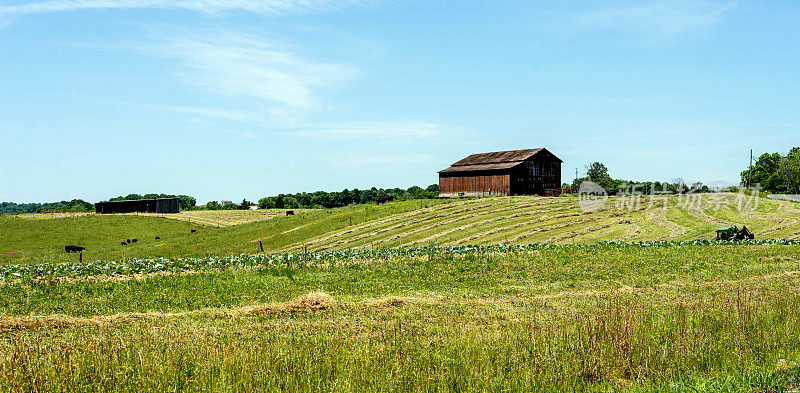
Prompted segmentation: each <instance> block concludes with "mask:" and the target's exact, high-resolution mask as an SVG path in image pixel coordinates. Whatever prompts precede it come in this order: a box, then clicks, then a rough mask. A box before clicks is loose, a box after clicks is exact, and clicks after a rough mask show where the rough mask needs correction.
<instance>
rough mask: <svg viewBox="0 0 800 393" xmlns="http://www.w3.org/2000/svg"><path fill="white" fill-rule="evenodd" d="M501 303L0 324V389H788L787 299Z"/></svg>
mask: <svg viewBox="0 0 800 393" xmlns="http://www.w3.org/2000/svg"><path fill="white" fill-rule="evenodd" d="M595 302H596V304H593V305H590V306H589V307H575V308H572V307H550V306H549V303H548V301H547V300H541V299H540V300H536V301H535V302H534V303H529V304H522V305H518V306H516V307H514V306H511V307H506V308H505V309H503V310H498V309H497V306H494V305H484V306H477V307H464V306H463V305H459V304H447V303H445V304H437V303H425V302H414V301H413V300H410V299H407V300H392V301H385V302H377V303H349V304H334V305H331V307H330V308H328V309H326V310H324V311H321V312H318V313H286V314H280V315H277V316H276V315H273V316H262V317H251V318H243V319H227V318H211V317H202V316H201V317H192V318H177V319H145V320H139V321H133V322H131V323H128V324H119V325H117V324H115V325H106V326H99V327H81V328H78V327H75V328H67V329H64V330H61V331H58V334H52V333H53V332H51V331H50V332H48V331H33V332H32V331H17V332H12V333H6V334H4V335H2V336H0V337H1V340H0V391H4V392H27V391H92V392H94V391H99V392H104V391H164V392H177V391H188V392H193V391H230V392H240V391H324V392H328V391H330V392H334V391H335V392H339V391H358V392H364V391H367V392H369V391H401V392H411V391H587V390H588V391H610V390H615V391H616V390H619V391H770V389H773V388H779V387H788V386H791V385H794V384H798V383H800V368H799V366H798V365H800V363H799V362H800V296H798V294H797V293H796V291H795V290H794V288H792V287H790V286H788V285H782V286H780V287H776V288H774V289H773V290H772V291H769V292H750V291H742V290H739V291H724V292H719V293H715V294H712V295H710V296H693V295H692V294H683V295H681V296H679V297H678V298H677V300H676V301H674V302H666V303H660V304H656V305H654V303H653V299H650V298H646V297H644V296H641V295H635V294H621V295H616V296H603V297H597V298H596V300H595Z"/></svg>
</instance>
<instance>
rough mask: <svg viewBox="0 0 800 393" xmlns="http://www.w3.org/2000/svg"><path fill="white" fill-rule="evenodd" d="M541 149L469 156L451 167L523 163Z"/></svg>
mask: <svg viewBox="0 0 800 393" xmlns="http://www.w3.org/2000/svg"><path fill="white" fill-rule="evenodd" d="M540 151H542V149H541V148H540V149H525V150H508V151H495V152H491V153H479V154H471V155H469V156H467V158H464V159H462V160H459V161H456V162H455V163H454V164H453V166H458V165H475V164H493V163H498V162H512V161H525V160H527V159H528V158H530V157H531V156H533V155H534V154H536V153H538V152H540Z"/></svg>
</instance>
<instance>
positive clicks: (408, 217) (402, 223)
mask: <svg viewBox="0 0 800 393" xmlns="http://www.w3.org/2000/svg"><path fill="white" fill-rule="evenodd" d="M515 199H518V198H515ZM470 202H473V203H459V204H458V205H459V206H460V208H459V209H456V210H448V211H442V210H444V209H437V210H435V211H433V213H435V214H433V215H430V216H427V217H423V218H420V219H414V218H415V217H417V216H420V215H423V213H431V211H425V212H421V213H417V214H403V215H399V216H395V217H392V218H391V219H384V220H380V221H382V223H383V224H385V223H391V222H398V223H397V224H395V225H391V226H388V227H382V228H379V229H376V230H373V231H370V232H367V233H363V234H361V235H357V236H353V237H348V238H345V239H341V240H338V241H336V242H334V243H332V244H327V245H325V246H323V247H322V248H317V249H316V250H317V251H323V250H328V249H331V248H335V247H339V246H341V245H344V244H348V243H354V242H357V241H360V240H364V239H368V238H370V237H373V236H375V235H378V234H382V233H386V232H389V231H393V230H397V229H402V228H405V227H407V226H409V225H413V224H419V223H423V222H427V221H431V220H435V219H439V218H443V217H450V216H452V215H455V214H463V213H469V212H473V211H478V210H486V209H491V208H493V207H496V206H502V205H510V206H507V207H505V208H502V209H495V210H493V211H505V210H512V209H518V208H524V207H535V206H541V205H547V204H552V203H554V202H552V201H550V200H545V201H542V200H537V201H535V202H532V203H524V204H515V202H517V201H516V200H514V199H511V198H507V199H506V198H504V199H499V200H493V201H492V202H493V203H483V204H480V205H478V206H474V204H475V203H474V202H477V200H476V201H470ZM465 205H466V206H465ZM479 214H485V212H481V213H479ZM370 224H372V225H362V226H361V228H358V229H356V228H348V229H346V230H343V231H338V232H336V233H334V234H331V235H328V236H324V237H322V238H318V239H314V240H312V241H309V242H304V243H302V244H301V243H296V244H295V245H293V246H290V248H286V249H284V250H283V251H291V250H294V249H300V248H302V247H308V246H316V245H319V244H321V243H325V242H326V241H330V240H336V239H337V238H340V237H342V236H344V235H348V234H351V233H354V232H358V231H361V230H364V229H370V228H372V227H375V226H376V225H375V224H377V223H375V224H373V223H370ZM433 225H434V226H436V225H439V224H438V223H436V224H433Z"/></svg>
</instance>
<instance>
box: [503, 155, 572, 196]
mask: <svg viewBox="0 0 800 393" xmlns="http://www.w3.org/2000/svg"><path fill="white" fill-rule="evenodd" d="M560 187H561V162H560V161H558V160H556V159H553V158H550V157H541V158H533V159H531V160H527V161H525V162H523V163H522V165H518V166H516V167H514V169H513V170H512V172H511V194H512V195H520V194H522V195H545V190H548V189H554V188H560Z"/></svg>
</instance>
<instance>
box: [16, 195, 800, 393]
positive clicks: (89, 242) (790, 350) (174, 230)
mask: <svg viewBox="0 0 800 393" xmlns="http://www.w3.org/2000/svg"><path fill="white" fill-rule="evenodd" d="M728 197H729V198H731V201H732V200H733V199H732V198H733V196H728ZM612 202H614V201H612ZM680 202H681V201H678V200H677V199H670V200H668V204H669V208H668V209H666V210H660V209H634V210H633V211H628V210H627V209H615V208H613V206H610V208H609V209H606V210H604V211H599V212H596V213H589V214H584V213H581V212H580V210H579V209H578V208H577V205H576V201H575V200H574V199H572V198H533V197H516V198H487V199H480V200H459V201H407V202H397V203H390V204H386V205H380V206H375V205H372V206H351V207H347V208H342V209H333V210H319V211H308V212H304V213H302V214H299V215H297V216H294V217H285V216H281V217H275V218H272V219H270V220H263V221H257V222H252V223H246V224H241V225H236V226H230V227H226V228H219V229H218V228H216V227H214V228H211V227H209V226H207V227H206V228H203V227H202V226H201V225H196V224H189V223H188V222H182V221H180V220H168V219H162V218H158V217H141V216H140V217H137V216H87V217H75V218H58V219H50V220H25V219H19V218H14V217H9V216H4V217H2V218H0V231H1V232H0V233H1V234H2V237H1V238H0V254H4V255H3V259H2V263H3V264H4V266H3V267H4V268H12V270H7V271H9V272H10V271H20V272H23V273H24V274H21V275H19V276H7V277H9V279H8V280H7V281H5V282H2V283H0V391H4V392H5V391H8V392H28V391H87V392H104V391H169V392H178V391H180V392H184V391H185V392H200V391H230V392H234V391H324V392H340V391H352V392H356V391H358V392H362V391H376V392H377V391H403V392H406V391H408V392H411V391H414V392H416V391H552V392H563V391H575V392H579V391H597V392H607V391H625V392H644V391H657V392H698V391H700V392H779V391H784V390H787V389H790V388H793V387H797V386H800V311H798V310H800V292H798V291H800V281H798V278H800V245H797V244H796V242H794V243H789V244H779V243H776V244H738V245H736V244H716V243H707V242H698V243H695V244H693V243H691V242H685V243H641V244H630V243H613V244H606V243H599V244H598V243H597V242H601V241H614V240H627V241H629V242H634V241H645V240H690V239H696V238H700V237H704V238H707V237H708V236H709V235H710V234H711V233H712V231H713V229H715V227H716V225H718V224H719V223H720V222H731V223H736V224H747V226H748V227H749V228H752V229H753V230H754V231H755V233H756V235H757V239H766V238H797V237H798V235H799V234H800V225H798V222H797V220H796V218H797V217H798V210H797V207H796V206H797V205H795V204H791V203H789V202H777V201H765V200H761V201H760V204H759V208H758V209H757V210H756V211H743V212H739V211H737V210H736V209H733V208H730V206H729V207H728V208H724V209H714V206H713V204H712V202H713V201H711V200H703V201H701V204H702V205H701V209H699V210H691V209H688V210H687V209H684V208H682V207H681V206H680ZM644 207H646V206H644ZM190 229H197V232H196V233H193V234H192V233H189V230H190ZM9 231H11V232H14V233H13V235H10V233H11V232H9ZM134 233H135V234H136V235H134ZM141 234H145V235H148V236H151V237H154V236H156V235H160V237H161V238H162V239H161V240H163V243H164V245H163V246H157V244H160V243H156V242H155V241H154V240H153V241H151V240H145V239H147V238H146V237H145V236H144V235H141ZM161 235H163V236H161ZM78 236H82V237H78ZM120 236H121V237H122V238H123V239H124V238H127V237H128V236H131V237H135V236H138V238H139V239H140V242H139V243H137V244H136V245H134V246H121V245H120V246H119V247H117V246H116V245H115V244H111V243H112V241H114V242H116V243H119V238H120ZM76 239H77V240H76ZM256 239H261V242H262V244H263V245H264V247H265V249H266V250H267V251H271V252H275V251H278V250H285V251H294V253H293V254H291V255H288V254H279V255H278V254H276V255H269V254H260V255H251V256H248V255H244V256H237V257H231V258H228V259H225V258H220V257H221V256H225V255H231V254H235V255H238V254H240V253H253V254H255V253H256V252H257V244H258V241H257V240H256ZM253 240H256V241H255V242H253ZM48 241H50V242H53V241H57V242H59V243H58V244H55V245H54V244H49V243H48ZM63 242H67V244H73V243H75V244H80V245H84V246H86V247H87V248H88V250H87V252H85V253H84V263H85V264H89V262H87V261H89V260H92V261H93V260H95V259H99V260H101V261H102V262H99V263H94V264H92V265H91V266H93V268H92V269H95V270H89V272H88V273H85V274H83V273H81V274H69V273H64V271H67V272H69V270H64V271H62V270H57V269H53V268H52V266H55V265H52V262H56V263H57V262H68V263H70V264H71V265H70V266H74V264H75V262H76V261H75V260H76V258H77V256H76V255H75V254H64V253H63V244H61V243H63ZM545 242H549V243H552V245H542V246H532V247H527V246H520V247H514V246H511V247H505V246H491V247H463V246H464V245H480V244H485V245H489V244H498V243H507V244H525V243H545ZM106 243H108V244H109V245H108V246H105V244H106ZM573 243H574V244H573ZM766 243H769V242H766ZM431 245H436V246H434V247H429V248H422V249H393V248H390V247H395V246H431ZM449 245H453V246H456V247H450V246H449ZM104 247H107V248H104ZM126 247H127V248H126ZM59 248H60V251H59ZM303 248H305V249H307V250H308V251H309V253H308V254H305V253H303V252H302V251H303ZM384 248H387V249H384ZM345 249H350V250H351V251H347V252H339V251H337V250H345ZM359 249H363V251H358V250H359ZM318 250H319V251H322V252H321V253H314V252H312V251H318ZM297 251H301V252H300V253H297ZM19 252H21V253H22V254H19ZM8 253H14V254H8ZM162 256H165V257H166V256H170V257H172V259H170V260H167V259H163V260H162V259H155V260H142V259H141V258H158V257H162ZM177 256H180V257H181V258H177ZM87 257H91V258H87ZM193 257H196V258H193ZM20 258H21V259H20ZM110 260H124V261H125V262H123V265H124V266H127V267H131V266H134V267H137V266H138V267H141V266H145V265H146V266H147V268H146V269H140V270H137V271H138V272H141V273H140V274H139V273H137V274H134V273H129V274H120V273H119V272H120V271H121V270H120V269H121V268H120V267H119V266H120V265H115V264H110V262H107V261H110ZM18 264H19V265H20V266H17V267H14V265H18ZM163 265H167V266H163ZM25 266H28V267H30V269H27V268H26V267H25ZM48 266H50V267H48ZM59 266H60V265H59ZM87 266H88V265H87ZM162 266H163V267H162ZM13 269H17V270H13ZM26 269H27V270H26ZM15 277H16V278H15Z"/></svg>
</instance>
